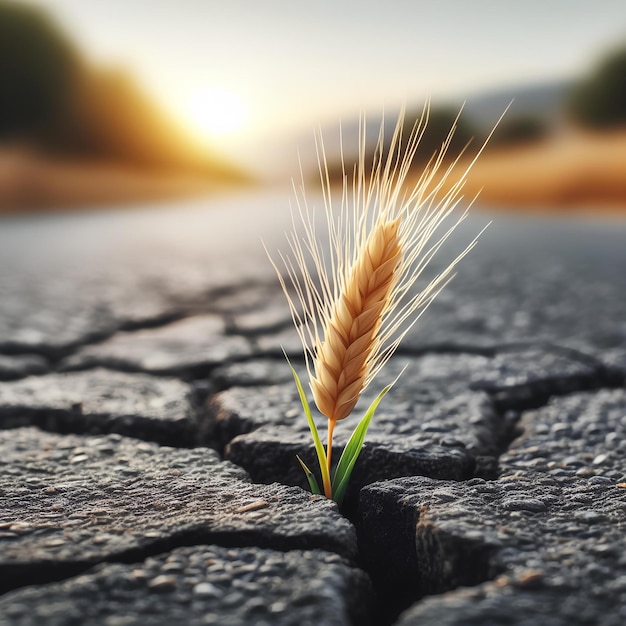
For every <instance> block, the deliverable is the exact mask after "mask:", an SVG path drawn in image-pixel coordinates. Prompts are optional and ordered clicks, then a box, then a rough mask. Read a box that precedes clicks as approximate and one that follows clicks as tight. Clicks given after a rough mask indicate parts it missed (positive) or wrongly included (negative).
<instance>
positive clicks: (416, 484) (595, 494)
mask: <svg viewBox="0 0 626 626" xmlns="http://www.w3.org/2000/svg"><path fill="white" fill-rule="evenodd" d="M361 505H362V515H363V525H362V535H361V537H360V540H361V545H362V546H372V548H371V554H370V555H369V558H370V559H371V558H375V559H376V564H377V567H378V568H379V569H378V575H379V576H382V577H386V580H385V584H386V585H391V586H393V582H394V581H396V582H397V583H398V585H401V586H402V590H403V591H404V593H405V594H410V593H411V592H412V593H413V594H414V597H416V596H420V595H423V594H430V593H441V592H444V591H446V590H449V589H454V588H456V587H459V586H467V585H476V584H479V583H481V582H483V581H486V580H488V579H494V578H495V579H496V580H495V584H491V585H488V586H487V588H486V589H485V588H483V589H482V594H478V595H477V596H476V597H477V598H481V597H482V599H481V601H480V603H479V604H481V605H482V609H481V610H476V607H474V611H473V613H474V616H473V618H472V619H471V620H470V619H469V617H468V615H467V611H466V610H465V608H464V607H463V606H459V607H457V608H458V611H455V612H454V613H452V612H451V608H450V607H449V606H447V604H446V598H447V596H446V595H444V596H441V597H440V599H439V603H438V605H437V606H438V610H433V609H432V608H431V609H430V611H431V616H430V617H428V610H425V609H422V607H421V605H420V604H418V605H416V607H415V609H414V610H412V611H411V613H410V614H409V615H408V616H405V618H404V621H401V622H400V623H406V624H410V623H411V624H412V623H416V624H417V623H420V624H422V623H433V624H434V623H436V622H435V619H437V615H441V614H443V613H445V611H446V610H447V611H448V615H447V617H446V619H444V623H446V624H470V623H471V624H484V623H488V622H489V619H492V620H494V621H495V622H496V623H503V622H500V621H498V619H500V620H503V619H505V616H503V615H500V616H499V618H496V617H494V615H495V614H494V612H493V611H494V606H492V602H494V604H495V606H498V605H499V606H500V607H502V606H503V605H504V598H506V597H507V596H508V597H510V596H511V594H512V593H513V592H512V591H511V590H510V589H507V587H513V588H514V589H515V588H516V589H517V590H518V593H519V594H522V597H518V598H517V599H516V600H515V601H514V603H513V605H514V606H515V602H519V603H520V608H521V607H525V611H524V613H511V612H510V611H507V612H506V614H505V615H506V616H508V617H506V619H508V620H509V621H508V622H506V623H511V624H519V623H531V622H530V621H529V620H530V619H531V618H530V616H535V618H537V616H538V615H541V614H547V615H550V614H553V613H556V612H557V609H558V607H559V606H560V605H561V604H567V603H568V602H570V603H571V598H572V596H574V597H577V600H576V601H574V603H573V606H580V607H582V606H585V605H586V606H587V607H588V608H587V609H586V610H585V611H582V612H581V613H580V614H578V615H575V613H574V612H573V611H567V612H566V617H567V618H569V619H570V620H571V622H570V623H576V624H587V623H589V620H588V616H589V615H590V614H591V615H598V616H600V615H603V616H604V619H605V620H606V621H605V622H604V623H607V624H608V623H615V624H618V623H620V622H619V619H620V618H623V613H621V611H623V607H624V606H625V602H626V595H625V594H626V586H624V585H623V582H622V583H618V584H617V585H616V584H615V581H616V580H620V579H621V578H623V577H624V576H626V560H625V559H624V551H625V550H624V549H625V548H626V541H625V540H624V523H625V520H626V489H625V488H623V487H620V486H618V484H617V483H615V482H614V481H610V480H608V481H605V480H600V481H599V480H593V479H591V480H590V479H583V478H573V477H561V478H558V477H552V476H548V475H545V474H536V473H533V472H522V471H518V472H511V473H508V474H505V475H503V476H501V477H500V478H499V480H497V481H483V480H480V479H474V480H473V481H470V482H469V483H454V482H449V481H446V482H443V481H433V480H430V479H427V478H421V477H415V478H404V479H398V480H396V481H388V482H383V483H378V484H376V485H372V486H370V487H368V488H366V489H365V490H364V492H363V494H362V500H361ZM383 516H384V519H383ZM394 519H395V525H394V526H395V529H396V530H397V531H398V532H403V533H404V534H405V537H404V541H403V544H404V546H405V547H408V549H409V552H408V553H403V552H402V551H401V550H400V549H399V545H398V542H397V541H390V540H389V539H385V536H384V532H383V531H382V530H381V529H382V528H383V527H384V528H385V529H386V533H389V535H388V536H389V537H392V536H393V531H391V532H390V529H391V528H392V526H391V523H393V521H394ZM400 524H404V525H405V526H404V527H403V528H402V526H400ZM399 558H402V561H401V562H399V561H398V559H399ZM370 564H371V563H370ZM374 571H375V569H374V568H373V569H372V572H374ZM407 579H408V580H410V581H411V582H410V583H407ZM625 580H626V579H625ZM411 587H412V588H411ZM502 588H504V591H502V590H501V589H502ZM535 589H539V590H540V591H541V593H539V594H538V595H536V596H535V595H534V590H535ZM399 590H400V588H398V587H396V592H398V591H399ZM502 594H503V597H502ZM499 596H500V597H499ZM452 597H453V598H454V597H456V596H454V595H453V596H452ZM460 597H463V596H460ZM544 602H549V604H547V605H545V604H544ZM435 604H436V603H434V602H433V601H432V600H431V602H430V604H429V605H427V606H430V607H433V606H435ZM463 604H467V605H470V606H472V605H473V604H475V602H473V601H472V600H471V599H470V600H468V601H467V602H466V603H461V605H463ZM424 611H425V614H426V617H424ZM561 619H564V618H561ZM518 620H519V621H518ZM524 620H526V621H524ZM555 623H559V624H560V623H563V624H564V623H566V622H565V621H559V622H555Z"/></svg>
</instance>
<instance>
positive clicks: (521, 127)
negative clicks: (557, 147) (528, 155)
mask: <svg viewBox="0 0 626 626" xmlns="http://www.w3.org/2000/svg"><path fill="white" fill-rule="evenodd" d="M548 130H549V129H548V124H547V122H546V121H545V120H543V119H541V118H540V117H536V116H533V115H518V116H515V117H511V118H508V119H507V118H505V119H504V120H503V121H502V122H501V123H500V125H499V126H498V128H497V129H496V131H495V133H494V134H493V137H492V138H491V141H490V142H489V145H490V146H512V145H519V144H523V143H528V142H531V141H535V140H537V139H542V138H543V137H546V136H547V134H548Z"/></svg>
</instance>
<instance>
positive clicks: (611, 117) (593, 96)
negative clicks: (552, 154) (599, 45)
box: [568, 48, 626, 128]
mask: <svg viewBox="0 0 626 626" xmlns="http://www.w3.org/2000/svg"><path fill="white" fill-rule="evenodd" d="M568 110H569V113H570V114H571V116H572V117H573V118H574V119H575V120H576V121H578V122H580V123H582V124H584V125H586V126H590V127H592V128H609V127H612V126H621V125H624V124H626V48H623V49H621V50H617V51H615V52H613V53H612V54H610V55H608V56H607V57H606V58H605V59H604V60H603V61H601V62H600V63H599V64H598V66H597V67H596V69H595V70H594V71H593V72H592V73H591V75H590V76H588V77H587V78H586V79H585V80H583V81H581V82H580V83H579V84H578V85H576V87H575V88H574V89H573V91H572V93H571V96H570V98H569V102H568Z"/></svg>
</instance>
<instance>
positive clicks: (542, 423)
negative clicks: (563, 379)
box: [500, 389, 626, 482]
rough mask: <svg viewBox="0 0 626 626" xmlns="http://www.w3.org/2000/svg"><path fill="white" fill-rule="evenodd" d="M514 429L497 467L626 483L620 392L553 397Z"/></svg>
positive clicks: (624, 400) (625, 396)
mask: <svg viewBox="0 0 626 626" xmlns="http://www.w3.org/2000/svg"><path fill="white" fill-rule="evenodd" d="M520 426H521V428H522V429H523V434H522V436H521V437H520V438H519V439H517V440H516V441H515V442H514V443H513V445H512V447H511V448H510V449H509V450H508V451H507V452H506V453H505V454H504V455H503V456H502V457H501V460H500V461H501V464H502V466H503V468H505V469H508V468H511V467H514V468H526V469H531V470H535V471H542V472H546V473H548V474H550V475H553V476H557V477H558V476H579V477H585V478H590V477H591V476H598V477H599V479H600V478H601V477H604V478H606V479H607V480H610V481H612V482H615V481H617V482H626V389H614V390H601V391H598V392H595V393H579V394H573V395H570V396H566V397H563V398H553V399H552V400H551V401H550V402H549V403H548V404H547V405H546V406H545V407H543V408H541V409H537V410H536V411H530V412H528V413H525V414H524V415H523V416H522V420H521V423H520Z"/></svg>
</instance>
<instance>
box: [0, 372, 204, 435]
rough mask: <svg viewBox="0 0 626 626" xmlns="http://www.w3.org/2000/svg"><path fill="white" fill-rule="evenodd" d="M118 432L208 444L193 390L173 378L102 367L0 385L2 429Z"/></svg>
mask: <svg viewBox="0 0 626 626" xmlns="http://www.w3.org/2000/svg"><path fill="white" fill-rule="evenodd" d="M31 424H32V425H38V426H41V427H43V428H45V429H47V430H57V431H61V432H68V431H69V432H79V433H83V432H86V433H107V432H116V433H120V434H125V435H131V436H134V437H140V438H143V439H148V440H153V441H159V442H160V443H165V444H170V445H191V444H194V443H195V444H202V443H207V442H210V441H211V440H212V425H211V423H210V422H209V421H208V419H206V417H204V419H203V415H202V412H200V411H198V410H197V409H196V406H195V401H194V392H193V388H192V387H191V386H189V385H188V384H187V383H184V382H182V381H180V380H177V379H175V378H155V377H152V376H146V375H143V374H125V373H121V372H113V371H110V370H105V369H94V370H89V371H87V372H71V373H63V374H49V375H47V376H31V377H29V378H24V379H22V380H18V381H15V382H10V383H5V384H3V385H2V386H0V426H1V427H2V428H11V427H15V426H24V425H31Z"/></svg>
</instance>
